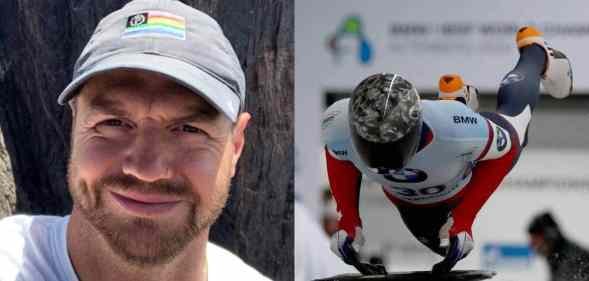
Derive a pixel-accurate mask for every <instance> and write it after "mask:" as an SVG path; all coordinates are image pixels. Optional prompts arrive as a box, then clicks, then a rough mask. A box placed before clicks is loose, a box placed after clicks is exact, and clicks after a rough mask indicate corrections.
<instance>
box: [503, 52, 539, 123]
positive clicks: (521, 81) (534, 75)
mask: <svg viewBox="0 0 589 281" xmlns="http://www.w3.org/2000/svg"><path fill="white" fill-rule="evenodd" d="M545 66H546V52H545V51H544V48H542V47H541V46H539V45H536V44H533V45H530V46H527V47H524V48H522V49H521V51H520V57H519V60H518V62H517V65H516V66H515V68H514V69H513V70H512V71H510V72H509V73H507V75H505V77H504V78H503V80H502V81H501V85H500V87H499V93H498V94H497V112H498V113H501V114H504V115H508V116H517V115H519V114H520V113H522V112H523V111H524V109H525V108H526V106H529V107H530V110H533V109H534V107H535V106H536V103H537V102H538V98H539V97H540V79H541V77H542V73H543V72H544V68H545Z"/></svg>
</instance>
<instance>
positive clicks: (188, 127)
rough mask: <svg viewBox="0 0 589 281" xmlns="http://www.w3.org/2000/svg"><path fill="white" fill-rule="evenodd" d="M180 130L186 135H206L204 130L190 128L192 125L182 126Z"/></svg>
mask: <svg viewBox="0 0 589 281" xmlns="http://www.w3.org/2000/svg"><path fill="white" fill-rule="evenodd" d="M180 129H181V130H182V131H183V132H186V133H194V134H200V133H204V131H203V130H201V129H199V128H196V127H193V126H190V125H182V127H180Z"/></svg>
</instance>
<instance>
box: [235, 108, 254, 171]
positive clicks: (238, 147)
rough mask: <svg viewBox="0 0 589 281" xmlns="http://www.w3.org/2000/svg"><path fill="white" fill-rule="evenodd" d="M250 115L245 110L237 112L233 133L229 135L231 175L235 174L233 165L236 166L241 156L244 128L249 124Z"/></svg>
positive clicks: (243, 143)
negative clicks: (231, 153) (231, 152)
mask: <svg viewBox="0 0 589 281" xmlns="http://www.w3.org/2000/svg"><path fill="white" fill-rule="evenodd" d="M251 117H252V116H251V115H250V114H249V113H247V112H243V113H241V114H239V117H238V118H237V121H236V122H235V125H234V126H233V135H232V137H231V142H232V143H231V145H232V146H233V155H232V163H231V164H232V168H231V176H232V177H233V176H234V175H235V167H236V166H237V161H239V157H241V153H242V152H243V147H244V145H245V128H246V127H247V125H248V124H249V121H250V119H251Z"/></svg>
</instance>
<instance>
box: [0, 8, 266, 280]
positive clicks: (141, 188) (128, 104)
mask: <svg viewBox="0 0 589 281" xmlns="http://www.w3.org/2000/svg"><path fill="white" fill-rule="evenodd" d="M244 98H245V79H244V74H243V71H242V69H241V66H240V64H239V61H238V59H237V56H236V55H235V52H234V51H233V49H232V47H231V44H230V43H229V41H228V40H227V39H226V38H225V36H224V35H223V32H222V30H221V28H220V27H219V26H218V24H217V23H216V22H215V21H214V20H213V19H212V18H210V17H209V16H207V15H206V14H203V13H201V12H199V11H197V10H195V9H193V8H191V7H189V6H186V5H184V4H182V3H181V2H179V1H174V0H159V1H158V0H136V1H132V2H130V3H129V4H127V5H126V6H125V7H123V8H122V9H121V10H119V11H116V12H114V13H112V14H110V15H109V16H107V17H106V18H104V19H103V20H102V21H101V22H100V23H99V25H98V27H97V28H96V30H95V32H94V34H93V35H92V38H91V39H90V41H89V42H88V44H87V45H86V47H85V49H84V50H83V52H82V54H81V56H80V57H79V59H78V61H77V62H76V66H75V69H74V77H73V80H72V82H71V83H70V84H69V85H68V86H67V87H66V89H65V90H64V91H63V92H62V93H61V95H60V96H59V98H58V101H59V103H61V104H69V105H70V107H71V110H72V113H73V115H72V116H73V118H72V120H73V125H72V135H71V136H72V149H71V155H70V162H69V168H68V183H69V190H70V193H71V194H72V198H73V201H74V207H73V211H72V214H71V216H67V217H63V218H62V217H51V216H24V215H19V216H13V217H9V218H6V219H4V220H2V221H0V231H1V233H2V238H3V239H2V242H1V243H0V268H2V270H0V280H84V281H86V280H231V279H235V278H239V279H242V280H266V278H265V277H263V276H262V275H260V274H259V273H258V272H256V271H255V270H254V269H252V268H251V267H249V266H247V265H246V264H245V263H243V262H242V261H241V260H240V259H239V258H237V257H236V256H234V255H232V254H230V253H229V252H227V251H225V250H223V249H221V248H219V247H218V246H215V245H214V244H212V243H210V242H208V236H209V229H210V226H211V225H212V224H213V223H214V221H215V220H216V219H217V217H218V216H219V214H220V213H221V211H222V209H223V207H224V205H225V202H226V200H227V197H228V193H229V185H230V181H231V178H232V177H233V176H234V174H235V167H236V164H237V161H238V160H239V157H240V155H241V152H242V150H243V147H244V142H245V140H244V130H245V128H246V127H247V124H248V121H249V119H250V115H249V114H248V113H246V112H243V104H244Z"/></svg>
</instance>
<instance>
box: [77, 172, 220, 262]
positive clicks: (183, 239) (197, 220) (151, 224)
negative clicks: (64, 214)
mask: <svg viewBox="0 0 589 281" xmlns="http://www.w3.org/2000/svg"><path fill="white" fill-rule="evenodd" d="M69 168H70V172H71V171H72V168H73V167H72V165H71V164H70V167H69ZM68 182H69V189H70V193H71V194H72V199H73V202H74V205H75V206H76V207H77V208H78V209H79V210H80V211H81V212H80V213H81V214H82V216H83V217H84V218H85V219H86V220H87V221H88V222H89V223H90V225H92V226H93V227H94V228H95V229H96V230H97V231H98V232H99V233H100V235H101V236H102V237H103V238H104V239H105V240H106V241H107V244H108V245H109V247H110V248H111V250H112V251H113V252H114V253H115V254H116V255H117V256H119V257H121V258H122V259H123V260H124V261H125V262H126V263H128V264H130V265H135V266H139V267H147V266H153V265H161V264H166V263H169V262H170V261H171V260H173V259H174V258H175V257H176V256H177V255H178V254H179V253H180V252H181V251H182V250H183V249H184V248H185V247H186V246H187V245H188V244H189V243H190V242H191V241H192V240H193V239H194V238H195V237H196V236H197V235H199V234H200V233H202V232H203V231H205V230H208V228H209V227H210V226H211V225H212V224H213V223H214V222H215V220H216V219H217V218H218V217H219V215H220V214H221V212H222V210H223V207H224V206H225V203H226V201H227V197H228V194H229V180H227V181H224V183H223V184H222V186H216V187H215V192H214V193H213V195H212V198H208V199H203V198H199V197H197V198H195V194H193V192H191V190H192V189H191V186H190V185H189V184H188V183H187V182H186V181H181V182H172V181H167V180H159V181H155V182H150V183H146V182H143V181H141V180H139V179H137V178H135V177H133V176H130V175H123V174H121V175H113V176H107V177H103V178H100V179H98V180H97V181H96V183H95V184H93V185H91V186H89V185H88V184H87V182H86V181H85V180H83V179H79V180H76V179H75V177H74V176H73V175H72V174H69V176H68ZM109 190H115V191H116V190H132V191H138V192H145V193H151V194H154V193H155V194H167V195H175V196H178V197H180V198H183V199H186V200H185V201H182V204H188V208H186V209H188V210H187V211H186V212H184V213H183V215H182V216H180V217H175V218H174V219H162V220H157V219H152V218H144V217H133V216H128V215H121V214H118V213H115V212H113V210H111V208H109V207H107V206H108V204H106V201H105V200H104V197H105V195H106V193H107V192H109ZM203 200H206V201H208V202H207V203H209V204H208V205H207V204H205V205H203V204H202V203H203ZM115 204H116V203H115ZM176 207H182V208H184V207H186V206H176Z"/></svg>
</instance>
